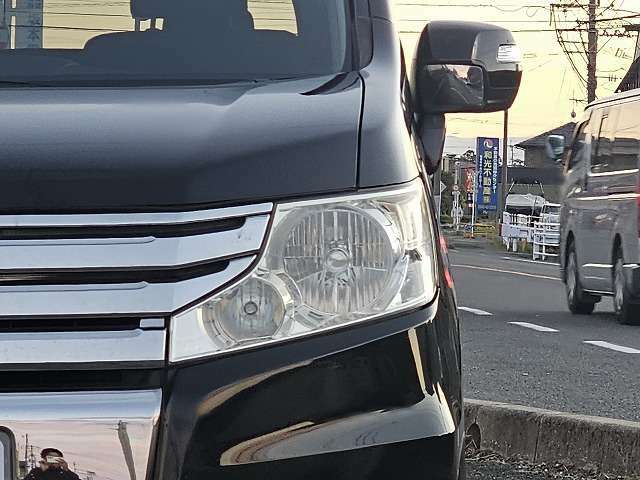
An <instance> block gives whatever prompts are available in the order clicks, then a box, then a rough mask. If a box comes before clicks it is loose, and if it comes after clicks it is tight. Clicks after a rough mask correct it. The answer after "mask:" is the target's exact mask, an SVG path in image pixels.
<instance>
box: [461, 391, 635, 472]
mask: <svg viewBox="0 0 640 480" xmlns="http://www.w3.org/2000/svg"><path fill="white" fill-rule="evenodd" d="M465 423H466V428H467V432H468V434H469V435H470V436H477V435H478V433H479V436H480V445H479V448H481V449H487V450H492V451H494V452H496V453H499V454H501V455H503V456H505V457H513V456H518V457H520V458H522V459H524V460H527V461H529V462H532V463H550V462H559V463H562V464H565V465H573V466H576V467H584V468H596V469H597V470H598V471H599V472H601V473H604V474H607V475H638V474H640V423H635V422H628V421H624V420H615V419H611V418H602V417H591V416H587V415H574V414H569V413H561V412H553V411H550V410H542V409H539V408H532V407H523V406H519V405H509V404H506V403H496V402H487V401H483V400H470V399H467V400H465ZM478 430H479V432H478Z"/></svg>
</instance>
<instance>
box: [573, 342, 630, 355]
mask: <svg viewBox="0 0 640 480" xmlns="http://www.w3.org/2000/svg"><path fill="white" fill-rule="evenodd" d="M584 343H588V344H589V345H595V346H596V347H602V348H608V349H609V350H615V351H616V352H622V353H640V350H636V349H635V348H629V347H623V346H622V345H616V344H615V343H609V342H601V341H595V340H589V341H586V342H584Z"/></svg>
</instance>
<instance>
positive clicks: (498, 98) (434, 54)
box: [412, 21, 522, 114]
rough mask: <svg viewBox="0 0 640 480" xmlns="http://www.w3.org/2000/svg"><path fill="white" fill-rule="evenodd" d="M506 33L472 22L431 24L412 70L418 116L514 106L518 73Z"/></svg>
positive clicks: (510, 37) (516, 51)
mask: <svg viewBox="0 0 640 480" xmlns="http://www.w3.org/2000/svg"><path fill="white" fill-rule="evenodd" d="M520 57H521V54H520V50H519V49H518V47H517V45H516V44H515V40H514V38H513V35H512V34H511V32H510V31H509V30H506V29H504V28H501V27H497V26H494V25H489V24H484V23H471V22H444V21H438V22H431V23H429V24H428V25H427V26H426V27H425V29H424V30H423V31H422V35H421V36H420V42H419V43H418V48H417V50H416V57H415V59H414V66H413V67H414V68H413V79H412V80H413V86H414V91H415V93H416V100H417V111H418V113H419V114H442V113H464V112H470V113H482V112H496V111H500V110H507V109H508V108H509V107H511V105H512V104H513V102H514V100H515V98H516V95H517V93H518V89H519V88H520V81H521V79H522V71H521V69H520V61H521V58H520Z"/></svg>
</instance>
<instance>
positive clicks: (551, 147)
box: [544, 135, 565, 162]
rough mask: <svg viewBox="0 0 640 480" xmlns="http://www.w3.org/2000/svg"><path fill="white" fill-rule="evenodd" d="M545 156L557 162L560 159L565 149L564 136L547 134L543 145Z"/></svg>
mask: <svg viewBox="0 0 640 480" xmlns="http://www.w3.org/2000/svg"><path fill="white" fill-rule="evenodd" d="M544 150H545V153H546V155H547V158H549V159H551V160H553V161H555V162H559V161H561V160H562V157H563V155H564V150H565V144H564V137H563V136H562V135H549V136H548V137H547V141H546V142H545V145H544Z"/></svg>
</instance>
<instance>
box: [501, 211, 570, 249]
mask: <svg viewBox="0 0 640 480" xmlns="http://www.w3.org/2000/svg"><path fill="white" fill-rule="evenodd" d="M501 237H502V242H503V243H504V245H505V247H507V249H509V250H513V251H517V250H518V245H519V243H521V242H526V243H528V244H530V245H532V246H533V259H534V260H538V259H541V260H548V259H554V260H557V258H558V256H559V247H560V223H559V218H558V216H557V215H549V214H547V215H543V216H542V217H538V216H532V215H522V214H513V213H508V212H504V214H503V216H502V231H501Z"/></svg>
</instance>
